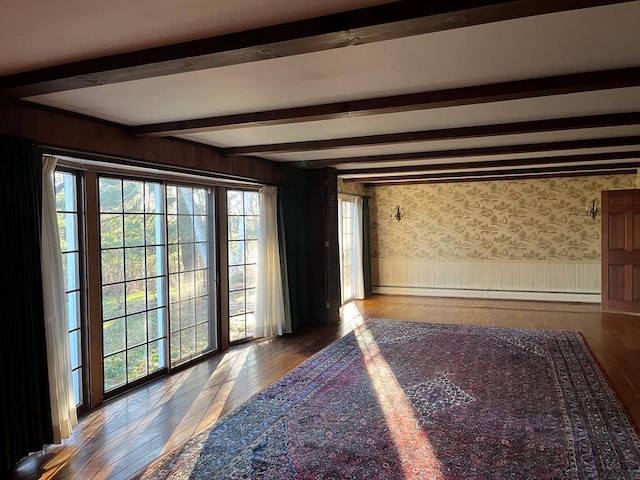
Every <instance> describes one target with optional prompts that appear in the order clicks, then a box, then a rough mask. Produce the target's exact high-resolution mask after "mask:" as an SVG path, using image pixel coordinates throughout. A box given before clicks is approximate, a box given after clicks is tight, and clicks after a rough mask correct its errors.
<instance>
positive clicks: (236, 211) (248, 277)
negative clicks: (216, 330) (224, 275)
mask: <svg viewBox="0 0 640 480" xmlns="http://www.w3.org/2000/svg"><path fill="white" fill-rule="evenodd" d="M259 213H260V212H259V209H258V192H252V191H242V190H228V191H227V215H228V217H227V223H228V230H229V231H228V242H229V245H228V248H229V256H228V261H229V340H230V341H232V342H235V341H238V340H243V339H246V338H250V337H252V336H253V334H254V331H255V309H256V277H257V269H256V263H257V261H258V225H259Z"/></svg>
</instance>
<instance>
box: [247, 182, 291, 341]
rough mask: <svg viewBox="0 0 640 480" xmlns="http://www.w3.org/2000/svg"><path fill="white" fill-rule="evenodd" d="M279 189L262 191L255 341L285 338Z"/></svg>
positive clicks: (266, 188) (267, 188)
mask: <svg viewBox="0 0 640 480" xmlns="http://www.w3.org/2000/svg"><path fill="white" fill-rule="evenodd" d="M277 193H278V190H277V188H276V187H262V188H261V189H260V229H259V231H258V279H257V284H256V329H255V334H254V335H255V336H256V337H270V336H273V335H282V332H283V330H284V322H285V313H284V296H283V292H282V274H281V272H280V249H279V246H278V224H277V218H278V215H277V211H278V202H277V199H278V197H277Z"/></svg>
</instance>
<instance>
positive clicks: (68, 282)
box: [55, 171, 83, 406]
mask: <svg viewBox="0 0 640 480" xmlns="http://www.w3.org/2000/svg"><path fill="white" fill-rule="evenodd" d="M55 189H56V211H57V215H58V231H59V234H60V249H61V251H62V268H63V275H64V292H65V293H64V296H65V312H66V320H67V328H68V331H69V352H70V354H71V371H72V378H73V392H74V396H75V402H76V406H79V405H80V404H82V402H83V398H82V392H83V385H82V373H83V372H82V321H81V305H82V303H81V287H80V278H81V277H80V243H79V241H78V239H79V236H78V227H79V213H78V195H77V177H76V175H75V174H74V173H70V172H62V171H57V172H56V173H55Z"/></svg>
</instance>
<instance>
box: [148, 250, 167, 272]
mask: <svg viewBox="0 0 640 480" xmlns="http://www.w3.org/2000/svg"><path fill="white" fill-rule="evenodd" d="M162 252H163V249H162V247H147V249H146V252H145V254H146V259H145V261H146V267H147V277H157V276H159V275H163V274H164V260H163V258H162Z"/></svg>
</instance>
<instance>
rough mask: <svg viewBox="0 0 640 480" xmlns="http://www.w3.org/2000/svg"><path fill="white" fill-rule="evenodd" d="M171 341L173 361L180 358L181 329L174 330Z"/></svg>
mask: <svg viewBox="0 0 640 480" xmlns="http://www.w3.org/2000/svg"><path fill="white" fill-rule="evenodd" d="M170 341H171V362H172V363H173V362H175V361H178V360H180V330H178V331H176V332H173V333H172V334H171V337H170Z"/></svg>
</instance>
